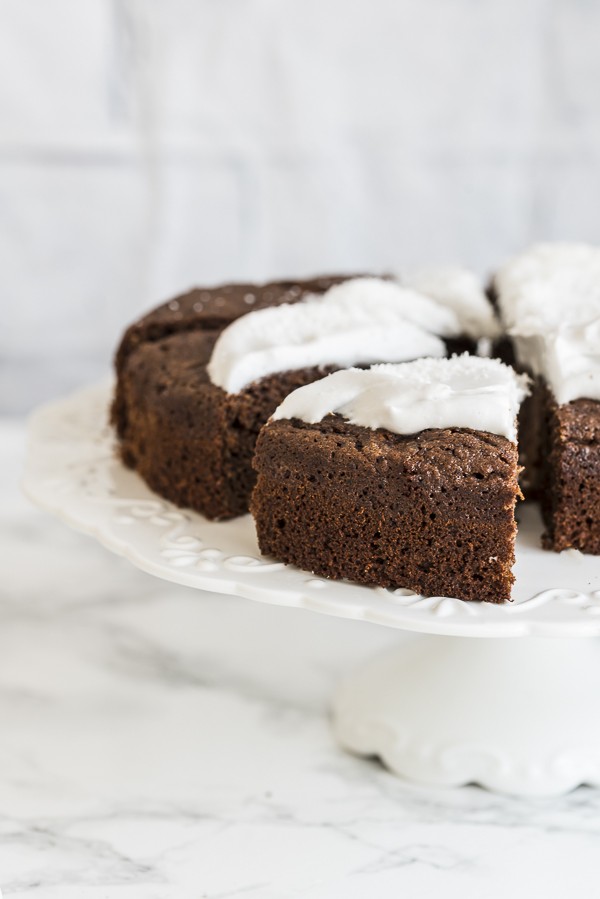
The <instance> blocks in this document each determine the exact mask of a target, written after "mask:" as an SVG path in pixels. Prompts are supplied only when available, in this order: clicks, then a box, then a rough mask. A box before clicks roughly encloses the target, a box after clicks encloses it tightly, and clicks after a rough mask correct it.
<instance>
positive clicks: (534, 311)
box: [494, 243, 600, 334]
mask: <svg viewBox="0 0 600 899" xmlns="http://www.w3.org/2000/svg"><path fill="white" fill-rule="evenodd" d="M494 283H495V286H496V289H497V293H498V304H499V307H500V312H501V314H502V319H503V321H504V324H505V325H506V327H507V329H508V330H509V331H512V332H515V333H519V334H539V333H540V332H543V331H547V330H551V329H553V328H557V327H560V326H561V325H562V324H564V323H565V322H567V323H569V324H581V323H583V322H589V321H591V320H592V319H594V318H597V317H598V316H600V247H592V246H588V245H587V244H571V243H555V244H538V245H537V246H534V247H531V249H529V250H527V251H526V252H524V253H521V254H520V255H519V256H515V257H514V258H513V259H510V260H509V261H508V262H507V263H506V264H505V265H504V266H503V267H502V268H501V269H500V270H499V272H498V273H497V274H496V276H495V279H494Z"/></svg>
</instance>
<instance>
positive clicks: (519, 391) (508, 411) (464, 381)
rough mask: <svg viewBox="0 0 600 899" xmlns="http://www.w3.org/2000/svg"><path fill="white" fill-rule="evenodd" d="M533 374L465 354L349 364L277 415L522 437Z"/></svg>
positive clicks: (400, 430)
mask: <svg viewBox="0 0 600 899" xmlns="http://www.w3.org/2000/svg"><path fill="white" fill-rule="evenodd" d="M527 380H528V379H527V378H526V377H525V376H523V375H516V374H515V372H514V371H513V370H512V368H509V366H507V365H504V364H503V363H502V362H499V361H498V360H497V359H481V358H479V357H477V356H468V355H466V354H465V355H463V356H453V357H452V358H451V359H418V360H417V361H416V362H406V363H404V364H403V365H389V364H387V365H374V366H373V367H372V368H369V369H357V368H351V369H348V370H346V371H338V372H334V373H333V374H331V375H329V377H327V378H323V379H322V380H320V381H315V382H313V383H312V384H307V385H306V386H305V387H300V388H299V389H298V390H294V391H293V393H291V394H290V395H289V396H288V397H286V399H285V400H284V401H283V403H282V404H281V405H280V406H279V408H278V409H277V410H276V412H275V414H274V415H273V418H274V419H280V418H288V419H291V418H298V419H300V420H301V421H305V422H308V423H315V422H318V421H321V420H322V419H323V418H324V417H325V416H326V415H328V414H329V413H333V412H335V413H338V414H339V415H342V416H343V417H344V418H345V419H347V420H348V421H349V422H350V423H351V424H356V425H361V426H362V427H365V428H386V429H387V430H388V431H392V432H393V433H395V434H417V433H419V432H420V431H424V430H427V429H428V428H453V427H455V428H472V429H474V430H477V431H487V432H489V433H492V434H499V435H501V436H503V437H506V438H507V439H508V440H512V441H516V437H517V434H516V417H517V412H518V410H519V405H520V404H521V402H522V400H523V399H524V397H525V396H526V394H527V392H528V390H527Z"/></svg>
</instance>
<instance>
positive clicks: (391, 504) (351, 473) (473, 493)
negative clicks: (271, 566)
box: [251, 415, 520, 602]
mask: <svg viewBox="0 0 600 899" xmlns="http://www.w3.org/2000/svg"><path fill="white" fill-rule="evenodd" d="M254 466H255V468H256V470H257V472H258V480H257V484H256V487H255V489H254V493H253V495H252V502H251V511H252V514H253V515H254V518H255V521H256V527H257V533H258V540H259V546H260V549H261V552H263V553H265V554H267V555H271V556H274V557H275V558H276V559H280V560H282V561H284V562H288V563H292V564H295V565H298V566H299V567H300V568H303V569H306V570H308V571H312V572H313V573H315V574H317V575H321V576H323V577H331V578H345V579H349V580H352V581H357V582H358V583H362V584H372V585H378V586H381V587H391V588H398V587H405V588H409V589H411V590H415V591H416V592H418V593H421V594H423V595H425V596H438V595H439V596H455V597H458V598H460V599H467V600H487V601H489V602H502V601H503V600H506V599H509V598H510V590H511V585H512V583H513V580H514V577H513V575H512V572H511V569H512V566H513V563H514V539H515V533H516V525H515V519H514V509H515V503H516V500H517V497H518V496H519V495H520V493H519V488H518V461H517V450H516V447H515V445H514V444H512V443H511V442H510V441H508V440H506V439H505V438H503V437H498V436H496V435H493V434H487V433H482V432H478V431H471V430H467V429H459V428H452V429H448V430H429V431H423V432H422V433H420V434H416V435H412V436H409V437H404V436H400V435H397V434H392V433H390V432H389V431H386V430H383V429H380V430H370V429H368V428H362V427H358V426H355V425H351V424H349V423H348V422H346V421H345V420H344V419H342V418H341V417H339V416H336V415H330V416H328V417H327V418H325V419H324V420H323V421H322V422H319V423H318V424H314V425H309V424H305V423H303V422H300V421H297V420H292V421H287V420H280V421H274V422H270V423H269V424H268V425H267V426H266V427H264V428H263V430H262V431H261V434H260V437H259V439H258V442H257V445H256V453H255V457H254Z"/></svg>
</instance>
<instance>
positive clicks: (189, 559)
mask: <svg viewBox="0 0 600 899" xmlns="http://www.w3.org/2000/svg"><path fill="white" fill-rule="evenodd" d="M111 390H112V384H111V381H110V380H105V381H103V382H102V383H100V384H95V385H93V386H91V387H86V388H83V389H81V390H79V391H77V392H76V393H74V394H71V395H69V396H67V397H63V398H62V399H59V400H55V401H53V402H51V403H48V404H46V405H45V406H42V407H40V408H39V409H38V410H36V411H35V412H34V413H33V415H32V417H31V419H30V426H29V435H28V436H29V440H28V451H27V458H26V463H25V471H24V476H23V479H22V486H23V488H24V490H25V492H26V493H27V495H28V496H29V498H30V499H31V500H33V501H34V502H35V503H36V504H37V505H39V506H41V507H42V508H44V509H46V510H47V511H49V512H51V513H53V514H55V515H57V516H58V517H59V518H61V519H62V520H64V521H65V522H66V523H68V524H69V525H71V526H72V527H75V528H76V529H78V530H81V531H83V532H85V533H87V534H89V535H90V536H93V537H95V538H96V539H97V540H98V541H99V542H100V543H102V544H103V545H104V546H105V547H106V548H108V549H109V550H111V551H113V552H116V553H118V554H119V555H122V556H124V557H126V558H127V559H128V560H129V561H130V562H132V563H133V564H134V565H136V566H137V567H139V568H141V569H143V570H144V571H146V572H148V573H149V574H152V575H155V576H157V577H160V578H163V579H165V580H168V581H172V582H174V583H180V584H183V585H186V586H191V587H194V588H197V589H202V590H208V591H212V592H217V593H226V594H230V595H236V596H242V597H245V598H248V599H253V600H258V601H261V602H269V603H276V604H279V605H287V606H290V607H295V608H304V609H307V610H311V611H318V612H322V613H326V614H329V615H334V616H337V617H344V618H354V619H357V620H363V621H369V622H372V623H378V624H382V625H385V626H388V627H396V628H399V629H402V630H409V631H415V632H420V633H425V634H440V635H446V636H473V637H520V636H553V637H559V636H567V637H570V636H598V635H600V558H594V557H590V556H581V554H579V553H574V552H573V551H568V552H567V553H566V554H564V553H563V554H562V555H561V556H557V555H555V554H553V553H546V552H543V551H542V550H541V549H537V547H536V545H535V539H534V535H533V532H532V527H533V526H532V523H531V520H530V519H531V513H527V515H526V521H525V525H524V528H523V529H522V536H521V538H520V539H521V542H522V546H519V544H518V550H517V569H518V570H517V578H518V583H517V586H519V583H521V584H523V585H525V584H527V586H523V589H521V595H520V596H519V597H518V601H517V602H515V603H510V604H509V603H506V604H502V605H493V604H489V603H472V602H463V601H461V600H457V599H451V598H447V597H429V598H425V597H420V596H417V595H415V594H413V593H410V592H409V591H403V590H400V591H394V592H391V591H387V590H383V589H381V588H371V587H363V586H359V585H356V584H350V583H345V582H338V581H329V580H326V579H323V578H320V577H316V576H314V575H311V574H310V573H308V572H304V571H300V570H298V569H295V568H293V567H291V566H286V565H283V564H282V563H280V562H276V561H274V560H271V559H266V558H264V557H261V556H260V554H259V552H258V548H257V546H256V538H255V535H254V529H253V525H252V521H251V519H250V518H249V516H245V517H244V518H242V519H235V520H234V521H230V522H220V523H215V522H209V521H207V520H206V519H204V518H203V517H202V516H200V515H198V514H196V513H194V512H191V511H188V510H182V509H178V508H176V507H175V506H174V505H173V504H172V503H170V502H168V501H166V500H164V499H162V498H161V497H159V496H157V495H156V494H154V493H152V492H151V491H150V489H149V488H148V487H146V485H145V484H144V483H143V482H142V480H141V478H139V476H138V475H136V474H135V473H134V472H131V471H129V470H128V469H126V468H125V466H123V465H122V463H120V462H119V461H118V459H117V458H116V455H115V452H114V436H113V434H112V430H111V429H110V427H109V425H108V421H107V417H108V416H107V409H108V404H109V401H110V394H111ZM519 553H522V559H521V558H520V557H519ZM541 562H543V563H544V565H543V569H544V571H547V570H549V569H550V570H552V571H555V572H556V573H557V577H556V581H558V583H556V582H551V583H550V584H545V585H544V588H543V589H541V590H538V589H535V582H536V578H537V577H538V571H537V568H538V567H539V565H540V563H541ZM540 576H541V574H540ZM546 576H550V575H546ZM571 580H572V581H573V582H574V583H573V585H572V586H570V584H571ZM530 583H531V584H533V585H534V586H531V587H530V586H529V584H530Z"/></svg>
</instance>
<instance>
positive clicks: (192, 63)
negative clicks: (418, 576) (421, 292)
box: [0, 0, 600, 411]
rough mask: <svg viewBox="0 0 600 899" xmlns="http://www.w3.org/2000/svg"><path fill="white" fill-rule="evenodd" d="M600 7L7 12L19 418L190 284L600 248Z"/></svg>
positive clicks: (4, 185)
mask: <svg viewBox="0 0 600 899" xmlns="http://www.w3.org/2000/svg"><path fill="white" fill-rule="evenodd" d="M599 41H600V4H597V3H594V2H592V0H85V2H82V0H2V3H1V4H0V262H1V268H0V271H1V274H0V285H1V290H2V312H3V315H2V326H1V328H0V360H1V366H0V378H1V380H0V408H1V409H2V410H3V411H11V410H12V411H18V410H22V409H26V408H29V407H30V406H31V405H32V404H34V403H35V402H38V401H39V400H41V399H43V398H45V397H47V396H51V395H52V394H54V393H57V392H59V391H61V390H64V389H66V388H68V387H71V386H74V385H76V384H78V383H80V382H84V381H85V380H87V379H89V378H90V377H95V376H97V375H98V373H101V372H103V371H105V370H106V368H107V365H108V360H109V357H110V354H111V353H112V349H113V346H114V344H115V343H116V341H117V339H118V337H119V334H120V331H121V330H122V328H123V327H124V326H125V324H126V323H127V322H128V321H129V320H130V319H132V318H133V317H135V316H136V315H137V314H138V313H139V312H140V311H142V310H143V309H144V308H145V307H147V306H148V305H150V304H152V303H155V302H158V301H159V300H161V299H163V298H165V297H167V296H168V295H169V294H173V293H175V292H178V291H181V290H184V289H185V288H187V287H189V286H190V285H192V284H194V283H202V282H204V283H209V282H215V281H219V280H227V279H238V278H266V277H270V276H274V275H283V274H306V273H311V272H315V271H327V270H356V269H360V270H365V269H370V270H379V269H389V268H392V269H402V268H410V267H413V266H415V265H420V264H426V263H437V262H444V263H445V262H454V261H460V262H464V263H468V264H470V265H473V266H474V267H476V268H477V269H478V270H480V271H481V272H485V271H487V270H489V269H490V267H492V266H493V265H494V264H495V263H496V262H497V261H498V260H501V259H502V258H503V257H505V256H506V255H507V254H508V253H510V252H512V251H514V250H516V249H518V248H520V247H522V246H523V245H524V244H526V243H527V242H529V241H531V240H532V239H538V238H559V237H560V238H582V239H587V240H591V241H597V242H600V202H599V197H600V190H599V188H600V167H599V165H598V162H599V156H598V153H599V149H600V101H599V99H598V84H599V83H600V54H599V53H598V46H599Z"/></svg>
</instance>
